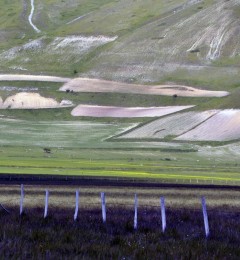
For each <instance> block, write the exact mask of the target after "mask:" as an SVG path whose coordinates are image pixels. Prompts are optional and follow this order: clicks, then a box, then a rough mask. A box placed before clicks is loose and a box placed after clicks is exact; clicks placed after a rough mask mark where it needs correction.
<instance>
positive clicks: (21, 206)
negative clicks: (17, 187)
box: [20, 184, 24, 216]
mask: <svg viewBox="0 0 240 260" xmlns="http://www.w3.org/2000/svg"><path fill="white" fill-rule="evenodd" d="M23 200H24V187H23V184H21V198H20V216H21V215H22V213H23Z"/></svg>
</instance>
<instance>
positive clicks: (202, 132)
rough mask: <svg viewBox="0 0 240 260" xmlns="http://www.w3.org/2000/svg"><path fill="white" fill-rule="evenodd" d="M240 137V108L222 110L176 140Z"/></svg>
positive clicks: (220, 139)
mask: <svg viewBox="0 0 240 260" xmlns="http://www.w3.org/2000/svg"><path fill="white" fill-rule="evenodd" d="M239 138H240V110H233V109H232V110H222V111H220V112H218V113H217V114H215V115H214V116H213V117H211V118H210V119H209V120H207V121H205V122H203V123H202V124H201V125H199V126H197V127H196V128H194V129H193V130H191V131H189V132H187V133H185V134H183V135H181V136H179V137H177V138H176V140H186V141H230V140H236V139H239Z"/></svg>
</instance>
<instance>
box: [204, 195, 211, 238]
mask: <svg viewBox="0 0 240 260" xmlns="http://www.w3.org/2000/svg"><path fill="white" fill-rule="evenodd" d="M202 210H203V219H204V227H205V234H206V238H208V237H209V234H210V232H209V224H208V215H207V207H206V200H205V198H204V197H202Z"/></svg>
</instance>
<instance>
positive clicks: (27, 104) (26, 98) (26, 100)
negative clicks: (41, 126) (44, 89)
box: [0, 92, 72, 109]
mask: <svg viewBox="0 0 240 260" xmlns="http://www.w3.org/2000/svg"><path fill="white" fill-rule="evenodd" d="M66 106H72V104H71V105H70V101H69V102H68V103H67V102H66V100H65V101H64V102H63V101H62V102H61V103H58V102H57V101H56V100H55V99H53V98H45V97H42V96H40V95H39V94H38V93H27V92H22V93H17V94H16V95H13V96H10V97H8V98H7V99H6V100H5V101H4V102H3V103H2V104H1V107H0V108H2V109H7V108H8V109H40V108H59V107H66Z"/></svg>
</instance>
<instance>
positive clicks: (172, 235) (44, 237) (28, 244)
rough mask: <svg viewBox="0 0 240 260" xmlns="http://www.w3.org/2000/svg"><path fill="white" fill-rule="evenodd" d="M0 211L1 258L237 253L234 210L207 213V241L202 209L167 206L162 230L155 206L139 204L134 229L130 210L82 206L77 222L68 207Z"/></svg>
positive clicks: (184, 256) (219, 255)
mask: <svg viewBox="0 0 240 260" xmlns="http://www.w3.org/2000/svg"><path fill="white" fill-rule="evenodd" d="M9 210H10V214H5V213H3V212H0V222H1V226H2V228H1V229H0V243H1V256H2V257H3V258H8V259H9V258H23V259H26V258H32V259H33V258H35V259H36V258H48V259H62V258H63V257H67V258H68V259H72V258H74V257H80V258H84V259H110V258H111V259H162V258H172V259H190V258H191V259H206V258H208V259H213V258H214V259H230V258H231V259H237V258H239V256H240V248H239V241H240V225H239V216H240V215H239V213H236V212H235V213H228V214H223V213H222V212H219V211H214V210H213V211H210V212H209V222H210V232H211V236H210V238H209V239H208V240H207V239H206V238H205V236H204V227H203V219H202V212H201V211H193V210H190V209H167V230H166V233H165V234H163V233H162V232H161V218H160V211H159V209H158V208H140V209H139V211H138V216H139V218H138V223H139V226H138V230H137V231H135V230H134V229H133V216H134V212H133V209H129V208H125V207H114V206H112V207H111V208H107V224H106V225H104V224H102V220H101V210H100V208H99V209H94V208H92V209H81V210H80V212H79V218H78V220H77V222H74V221H73V210H72V209H66V208H51V210H50V212H49V213H50V215H49V216H48V217H47V218H46V219H43V209H42V208H32V209H28V210H27V211H26V212H25V213H24V215H23V216H22V217H19V216H18V212H19V211H18V209H17V208H10V209H9Z"/></svg>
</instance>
